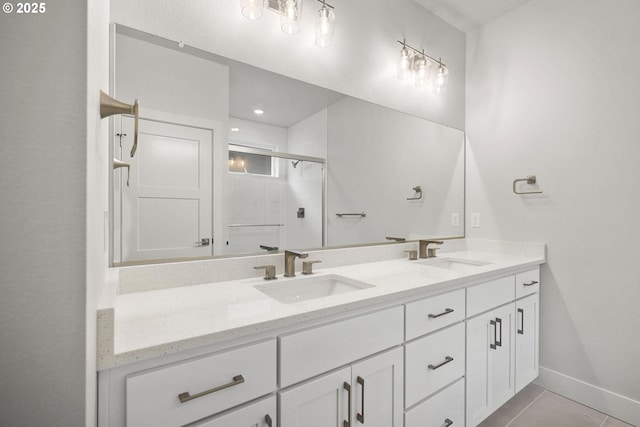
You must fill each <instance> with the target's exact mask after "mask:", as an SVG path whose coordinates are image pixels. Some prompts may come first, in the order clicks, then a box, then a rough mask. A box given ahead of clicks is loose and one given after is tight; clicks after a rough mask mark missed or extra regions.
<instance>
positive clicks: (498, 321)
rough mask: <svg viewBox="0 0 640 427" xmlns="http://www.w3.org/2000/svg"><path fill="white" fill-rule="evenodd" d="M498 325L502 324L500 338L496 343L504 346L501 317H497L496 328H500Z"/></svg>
mask: <svg viewBox="0 0 640 427" xmlns="http://www.w3.org/2000/svg"><path fill="white" fill-rule="evenodd" d="M498 325H499V326H500V339H499V340H496V345H497V346H498V347H502V319H501V318H499V317H496V329H498V328H497V326H498Z"/></svg>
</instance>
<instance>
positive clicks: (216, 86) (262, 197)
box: [111, 26, 464, 265]
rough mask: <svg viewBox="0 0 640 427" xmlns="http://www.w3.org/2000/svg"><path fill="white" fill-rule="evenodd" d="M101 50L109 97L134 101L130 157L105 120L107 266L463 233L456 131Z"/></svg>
mask: <svg viewBox="0 0 640 427" xmlns="http://www.w3.org/2000/svg"><path fill="white" fill-rule="evenodd" d="M114 39H115V46H114V56H113V58H114V60H113V61H112V72H113V76H114V89H113V90H112V91H111V95H114V96H117V97H118V98H120V99H125V100H126V99H134V98H138V99H140V103H141V108H140V117H141V120H140V134H139V142H138V153H137V154H136V156H135V157H134V158H131V157H130V156H129V155H128V151H129V150H130V148H131V147H130V145H131V143H132V141H131V135H132V129H130V128H131V127H132V123H133V120H132V119H131V118H130V117H127V116H124V117H122V118H121V119H114V120H113V123H114V131H113V149H114V158H115V159H117V160H120V161H125V162H130V163H131V178H130V186H129V187H127V186H126V183H125V181H126V173H124V174H123V173H122V168H120V169H116V170H115V171H114V172H113V173H114V181H113V201H112V206H113V209H112V218H113V227H112V229H113V236H112V239H113V243H114V244H113V245H112V246H113V248H114V250H113V262H114V264H115V265H121V264H122V265H124V264H126V263H128V262H144V261H149V260H161V259H182V258H185V257H210V256H219V255H240V254H252V253H253V254H255V253H266V252H268V251H274V250H283V249H285V248H288V249H289V248H296V249H307V248H318V247H322V246H342V245H353V244H372V243H380V242H383V241H385V236H390V235H391V236H398V237H405V238H407V239H417V238H423V237H429V238H433V237H438V238H444V237H462V236H463V235H464V229H463V226H462V223H461V222H460V218H461V217H463V210H464V133H463V132H462V131H460V130H457V129H452V128H448V127H446V126H442V125H438V124H436V123H433V122H430V121H427V120H424V119H421V118H418V117H414V116H411V115H408V114H404V113H400V112H398V111H394V110H390V109H388V108H385V107H381V106H378V105H374V104H371V103H369V102H365V101H361V100H358V99H355V98H351V97H348V96H345V95H343V94H339V93H336V92H333V91H330V90H326V89H323V88H319V87H317V86H313V85H309V84H307V83H303V82H301V81H298V80H294V79H291V78H288V77H285V76H282V75H278V74H274V73H271V72H268V71H265V70H261V69H258V68H256V67H253V66H249V65H247V64H242V63H238V62H236V61H232V60H229V59H227V58H222V57H219V56H217V55H214V54H211V53H208V52H203V51H201V50H197V49H194V48H190V47H188V46H184V47H183V48H179V47H178V44H177V43H174V42H171V41H168V40H165V39H160V38H158V37H155V36H151V35H148V34H144V33H141V32H138V31H136V30H132V29H129V28H125V27H122V26H117V27H116V36H115V38H114ZM257 110H261V111H257ZM258 113H259V114H258ZM416 187H420V189H421V190H422V191H421V192H420V193H417V192H416V191H415V188H416ZM418 196H420V197H418ZM338 213H342V214H350V213H353V214H357V215H342V216H338V215H336V214H338ZM362 213H365V214H366V216H363V215H361V214H362ZM456 218H457V220H456ZM276 248H277V249H276Z"/></svg>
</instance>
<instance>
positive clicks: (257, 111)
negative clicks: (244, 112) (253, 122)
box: [253, 108, 264, 116]
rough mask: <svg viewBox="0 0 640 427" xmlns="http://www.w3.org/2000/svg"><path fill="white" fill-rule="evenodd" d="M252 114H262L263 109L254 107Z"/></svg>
mask: <svg viewBox="0 0 640 427" xmlns="http://www.w3.org/2000/svg"><path fill="white" fill-rule="evenodd" d="M253 114H257V115H259V116H261V115H263V114H264V110H261V109H259V108H258V109H255V110H253Z"/></svg>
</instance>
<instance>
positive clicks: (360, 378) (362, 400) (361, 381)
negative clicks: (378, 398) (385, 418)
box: [356, 377, 364, 424]
mask: <svg viewBox="0 0 640 427" xmlns="http://www.w3.org/2000/svg"><path fill="white" fill-rule="evenodd" d="M357 381H358V384H360V386H361V387H362V394H361V395H360V406H361V408H362V413H361V414H357V413H356V419H357V420H358V421H360V423H361V424H364V378H362V377H358V379H357Z"/></svg>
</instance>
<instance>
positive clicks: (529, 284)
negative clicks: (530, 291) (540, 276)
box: [522, 280, 538, 286]
mask: <svg viewBox="0 0 640 427" xmlns="http://www.w3.org/2000/svg"><path fill="white" fill-rule="evenodd" d="M537 284H538V282H537V281H535V280H532V281H531V283H523V284H522V285H523V286H533V285H537Z"/></svg>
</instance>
